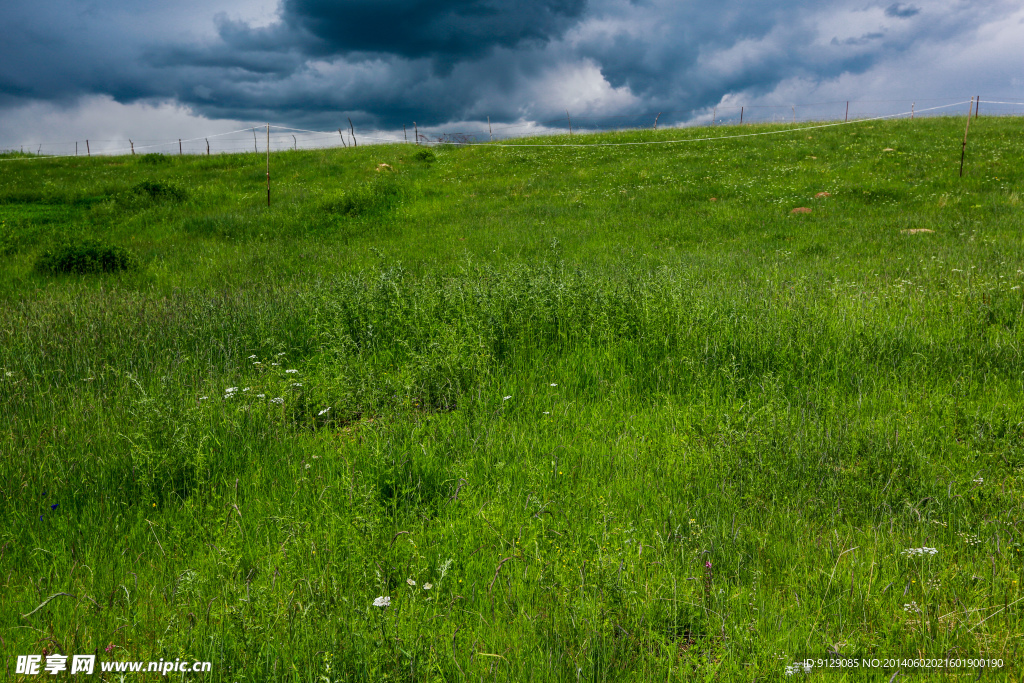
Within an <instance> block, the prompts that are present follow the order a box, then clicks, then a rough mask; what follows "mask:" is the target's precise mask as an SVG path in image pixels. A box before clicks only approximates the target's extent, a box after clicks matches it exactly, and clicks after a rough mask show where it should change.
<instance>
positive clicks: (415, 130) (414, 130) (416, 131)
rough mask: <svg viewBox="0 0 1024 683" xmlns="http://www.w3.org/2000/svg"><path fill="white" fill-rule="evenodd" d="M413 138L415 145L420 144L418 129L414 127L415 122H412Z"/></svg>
mask: <svg viewBox="0 0 1024 683" xmlns="http://www.w3.org/2000/svg"><path fill="white" fill-rule="evenodd" d="M412 130H413V137H414V138H416V144H417V145H418V144H420V129H419V128H418V127H417V126H416V122H415V121H413V122H412Z"/></svg>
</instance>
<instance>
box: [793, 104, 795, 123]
mask: <svg viewBox="0 0 1024 683" xmlns="http://www.w3.org/2000/svg"><path fill="white" fill-rule="evenodd" d="M793 123H796V106H794V107H793Z"/></svg>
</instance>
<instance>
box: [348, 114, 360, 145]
mask: <svg viewBox="0 0 1024 683" xmlns="http://www.w3.org/2000/svg"><path fill="white" fill-rule="evenodd" d="M348 127H349V128H350V129H351V130H352V146H353V147H358V146H359V143H358V142H356V127H355V126H353V125H352V119H349V120H348Z"/></svg>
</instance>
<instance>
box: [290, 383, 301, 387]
mask: <svg viewBox="0 0 1024 683" xmlns="http://www.w3.org/2000/svg"><path fill="white" fill-rule="evenodd" d="M292 386H293V387H301V386H302V382H292Z"/></svg>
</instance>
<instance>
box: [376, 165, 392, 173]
mask: <svg viewBox="0 0 1024 683" xmlns="http://www.w3.org/2000/svg"><path fill="white" fill-rule="evenodd" d="M377 170H378V171H394V170H395V169H393V168H391V164H378V165H377Z"/></svg>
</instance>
